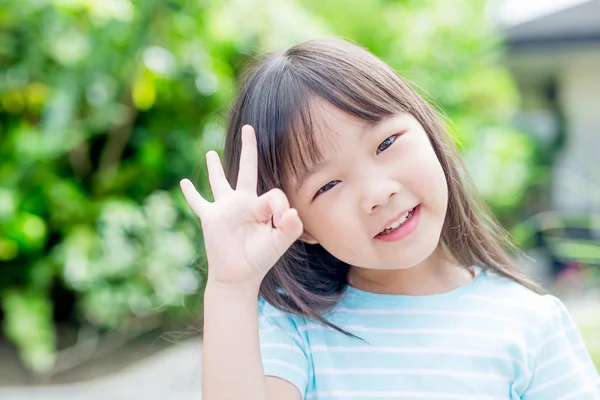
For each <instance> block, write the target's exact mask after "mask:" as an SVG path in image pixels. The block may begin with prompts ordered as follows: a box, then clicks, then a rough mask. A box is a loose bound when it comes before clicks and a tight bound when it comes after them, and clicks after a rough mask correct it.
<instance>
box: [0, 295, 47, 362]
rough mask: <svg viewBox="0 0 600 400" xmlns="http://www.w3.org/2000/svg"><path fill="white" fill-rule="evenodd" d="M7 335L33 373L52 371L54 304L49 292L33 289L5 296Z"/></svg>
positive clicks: (3, 302) (5, 326)
mask: <svg viewBox="0 0 600 400" xmlns="http://www.w3.org/2000/svg"><path fill="white" fill-rule="evenodd" d="M2 309H3V311H4V316H5V318H4V332H5V333H6V335H7V336H8V338H9V339H11V340H12V341H13V342H14V343H16V344H17V345H18V346H19V352H20V354H21V357H22V359H23V362H24V363H25V365H26V366H27V367H28V368H30V369H31V370H32V371H35V372H38V373H44V372H48V371H50V369H51V368H52V366H53V365H54V361H55V342H56V337H55V332H54V326H53V323H52V303H51V302H50V299H49V298H48V296H47V294H46V293H40V292H36V291H34V290H31V289H26V290H22V291H9V292H7V293H5V294H4V295H3V297H2Z"/></svg>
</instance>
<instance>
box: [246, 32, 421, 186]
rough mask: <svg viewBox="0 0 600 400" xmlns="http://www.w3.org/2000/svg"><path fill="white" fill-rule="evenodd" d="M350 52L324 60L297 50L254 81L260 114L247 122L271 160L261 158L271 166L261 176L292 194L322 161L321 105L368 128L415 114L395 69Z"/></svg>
mask: <svg viewBox="0 0 600 400" xmlns="http://www.w3.org/2000/svg"><path fill="white" fill-rule="evenodd" d="M350 49H352V51H342V50H343V49H340V48H339V43H338V45H337V46H334V47H332V49H331V51H328V52H327V53H326V56H323V55H322V54H320V53H319V52H316V53H315V52H307V51H306V49H305V50H304V52H302V53H301V54H299V53H298V52H297V51H296V50H295V49H294V48H292V49H290V50H289V51H288V52H287V53H285V54H282V55H274V56H272V57H271V58H270V59H268V60H266V64H267V65H266V66H264V69H263V71H264V74H262V76H261V77H258V79H257V80H256V82H255V84H256V85H257V86H258V87H259V88H260V90H252V88H250V87H249V89H250V90H249V91H248V92H249V93H253V94H254V96H252V97H254V98H253V99H252V100H253V101H251V102H250V103H251V104H253V105H255V106H257V108H258V110H255V111H254V112H251V113H250V114H252V115H253V116H254V118H249V119H247V120H249V121H250V120H254V121H252V122H248V123H250V124H251V125H253V123H254V125H253V126H254V127H255V129H256V132H257V140H258V150H259V152H262V155H263V156H266V157H261V159H262V160H263V162H265V163H266V165H262V166H261V165H259V173H266V174H270V173H273V176H272V177H271V178H273V179H274V180H275V181H276V182H277V184H278V185H279V187H281V188H286V189H293V187H290V183H291V182H294V181H295V182H298V181H300V180H302V177H303V176H304V175H305V174H306V173H307V172H308V171H309V170H310V169H311V167H312V166H314V165H315V164H318V163H319V162H321V161H322V160H323V155H322V152H321V149H322V146H323V143H322V142H320V144H318V142H319V141H322V140H323V138H324V137H328V135H318V134H317V133H318V132H320V131H322V130H323V129H326V126H325V123H324V122H325V118H324V116H323V114H322V112H321V107H319V103H320V102H321V101H326V102H328V103H330V104H331V105H333V106H334V107H336V108H338V109H340V110H341V111H343V112H345V113H347V114H348V115H350V116H353V117H356V118H358V119H360V120H362V121H364V122H365V123H366V124H367V125H375V124H377V123H379V122H381V121H382V120H383V119H385V118H387V117H389V116H392V115H394V114H396V113H400V112H412V111H413V110H411V108H410V107H408V103H409V101H408V99H407V98H406V97H407V94H406V93H405V92H406V89H405V87H406V86H405V84H404V82H403V81H402V80H401V79H400V78H399V77H398V75H397V74H396V73H395V72H394V71H393V70H391V69H390V68H389V67H388V66H387V65H386V64H384V63H383V62H381V61H380V60H379V59H377V58H376V57H375V56H373V55H371V54H370V53H368V52H366V51H364V50H363V49H360V50H359V51H357V49H356V47H355V46H352V47H350ZM322 50H323V49H322V47H321V52H322ZM252 86H253V85H252ZM411 94H412V91H410V92H409V93H408V96H410V95H411ZM248 105H250V104H248ZM250 108H253V107H247V108H246V110H248V109H250ZM257 111H258V112H257ZM261 127H262V129H261ZM317 137H319V139H317ZM259 164H260V162H259ZM261 167H262V168H261ZM267 180H270V179H267ZM260 189H262V190H261V192H264V191H266V190H270V189H271V188H260Z"/></svg>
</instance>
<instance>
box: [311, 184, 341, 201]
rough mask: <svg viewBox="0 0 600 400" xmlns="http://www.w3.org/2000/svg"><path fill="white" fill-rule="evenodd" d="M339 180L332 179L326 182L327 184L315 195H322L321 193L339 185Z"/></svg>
mask: <svg viewBox="0 0 600 400" xmlns="http://www.w3.org/2000/svg"><path fill="white" fill-rule="evenodd" d="M338 182H339V181H331V182H328V183H326V184H325V185H324V186H323V187H322V188H321V189H319V190H318V191H317V193H316V194H315V197H317V196H318V195H320V194H323V193H325V192H327V191H329V190H330V189H332V188H333V187H334V186H335V185H337V184H338Z"/></svg>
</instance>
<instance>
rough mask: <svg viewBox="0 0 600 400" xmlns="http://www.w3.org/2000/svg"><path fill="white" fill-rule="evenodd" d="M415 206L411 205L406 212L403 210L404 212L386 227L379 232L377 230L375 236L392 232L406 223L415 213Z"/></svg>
mask: <svg viewBox="0 0 600 400" xmlns="http://www.w3.org/2000/svg"><path fill="white" fill-rule="evenodd" d="M416 208H417V207H413V208H411V209H410V210H408V211H407V212H405V213H404V214H402V215H401V216H400V217H399V218H398V219H397V220H396V221H394V222H392V223H391V224H390V225H389V226H388V227H386V228H385V229H384V230H382V231H381V232H379V233H378V234H377V235H376V237H377V236H385V235H388V234H390V233H392V232H394V231H395V230H397V229H400V228H401V227H402V226H403V225H404V224H406V223H407V222H408V221H410V219H411V218H412V216H413V215H415V209H416Z"/></svg>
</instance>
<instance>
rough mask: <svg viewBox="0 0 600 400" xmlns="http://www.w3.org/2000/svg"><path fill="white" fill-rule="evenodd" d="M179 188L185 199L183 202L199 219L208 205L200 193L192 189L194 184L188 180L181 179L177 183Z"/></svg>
mask: <svg viewBox="0 0 600 400" xmlns="http://www.w3.org/2000/svg"><path fill="white" fill-rule="evenodd" d="M179 186H180V187H181V191H182V192H183V196H184V197H185V201H186V202H187V203H188V205H189V206H190V208H191V209H192V211H194V213H195V214H196V215H197V216H198V217H201V216H202V214H203V213H204V210H205V209H206V206H207V205H208V204H209V203H208V201H206V200H205V199H204V198H203V197H202V196H201V195H200V193H198V191H197V190H196V188H195V187H194V184H193V183H192V182H190V180H189V179H182V180H181V182H180V183H179Z"/></svg>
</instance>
